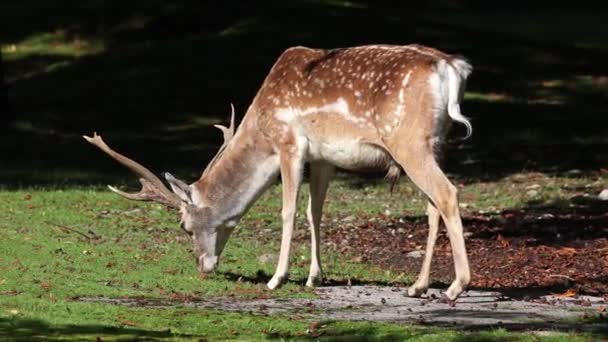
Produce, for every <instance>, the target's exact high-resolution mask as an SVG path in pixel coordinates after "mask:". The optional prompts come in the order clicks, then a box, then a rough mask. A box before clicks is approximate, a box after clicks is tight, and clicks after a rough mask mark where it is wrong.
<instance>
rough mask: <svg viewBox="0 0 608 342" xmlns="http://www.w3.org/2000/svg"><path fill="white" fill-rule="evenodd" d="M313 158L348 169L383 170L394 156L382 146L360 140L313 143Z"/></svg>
mask: <svg viewBox="0 0 608 342" xmlns="http://www.w3.org/2000/svg"><path fill="white" fill-rule="evenodd" d="M310 147H311V148H310V152H311V159H312V160H324V161H326V162H329V163H331V164H333V165H335V166H337V167H340V168H343V169H347V170H352V171H356V170H382V169H386V168H387V167H388V166H389V165H390V164H391V162H392V158H391V157H390V155H389V154H388V153H386V151H385V150H384V149H382V148H380V147H377V146H374V145H371V144H366V143H362V142H360V141H349V140H347V141H332V142H318V143H312V144H311V146H310Z"/></svg>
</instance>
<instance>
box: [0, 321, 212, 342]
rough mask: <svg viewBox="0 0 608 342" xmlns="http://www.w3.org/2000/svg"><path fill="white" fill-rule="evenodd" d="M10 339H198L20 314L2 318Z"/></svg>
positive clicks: (0, 326) (0, 329) (0, 327)
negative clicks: (59, 322) (57, 322)
mask: <svg viewBox="0 0 608 342" xmlns="http://www.w3.org/2000/svg"><path fill="white" fill-rule="evenodd" d="M1 336H4V337H5V338H8V340H9V341H13V340H14V341H55V340H65V339H74V340H77V339H84V340H95V339H96V338H97V340H98V341H103V340H105V339H108V338H109V339H112V340H120V341H141V340H146V341H154V340H162V339H173V338H197V337H201V338H202V336H194V335H187V334H176V333H172V332H171V331H170V330H160V331H156V330H147V329H139V328H134V327H124V326H123V327H121V326H116V327H113V326H105V325H84V324H83V325H80V324H73V325H72V324H67V325H52V324H49V323H48V322H45V321H42V320H38V319H24V318H18V317H12V318H0V337H1Z"/></svg>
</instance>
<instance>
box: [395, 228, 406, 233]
mask: <svg viewBox="0 0 608 342" xmlns="http://www.w3.org/2000/svg"><path fill="white" fill-rule="evenodd" d="M397 233H399V234H404V233H405V229H403V228H398V229H397Z"/></svg>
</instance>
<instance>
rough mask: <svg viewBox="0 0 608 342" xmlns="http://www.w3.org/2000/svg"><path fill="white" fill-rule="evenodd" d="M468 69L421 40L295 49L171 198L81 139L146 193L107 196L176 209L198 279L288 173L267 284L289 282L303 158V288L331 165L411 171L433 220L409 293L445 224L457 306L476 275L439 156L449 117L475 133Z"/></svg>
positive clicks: (176, 184) (312, 280)
mask: <svg viewBox="0 0 608 342" xmlns="http://www.w3.org/2000/svg"><path fill="white" fill-rule="evenodd" d="M471 70H472V67H471V65H470V64H469V63H468V62H467V61H466V60H465V59H464V58H463V57H460V56H453V55H449V54H446V53H443V52H441V51H438V50H436V49H433V48H430V47H425V46H421V45H406V46H394V45H369V46H359V47H350V48H341V49H334V50H321V49H312V48H306V47H293V48H289V49H287V50H286V51H285V52H283V53H282V54H281V55H280V57H279V58H278V60H277V61H276V62H275V64H274V66H273V67H272V69H271V70H270V72H269V74H268V76H267V77H266V79H265V80H264V82H263V84H262V86H261V88H260V89H259V91H258V93H257V94H256V96H255V98H254V99H253V102H252V104H251V105H250V106H249V108H248V110H247V112H246V114H245V116H244V117H243V119H242V122H241V124H240V126H239V129H238V130H237V131H236V134H235V127H234V108H233V109H232V118H231V121H230V127H229V128H226V127H223V126H217V127H218V128H220V129H221V130H222V131H223V133H224V144H223V145H222V146H221V148H220V150H219V152H218V153H217V155H216V156H215V157H214V158H213V160H212V161H211V162H210V163H209V165H208V166H207V168H206V169H205V170H204V172H203V173H202V176H201V177H200V179H199V180H197V181H196V182H194V183H192V184H190V185H188V184H186V183H184V182H183V181H180V180H178V179H176V178H175V177H173V176H172V175H170V174H169V173H165V178H166V180H167V181H168V182H169V184H170V186H171V188H172V190H173V191H170V190H168V189H167V188H166V187H165V186H164V185H163V182H162V181H161V180H160V179H158V178H157V177H156V176H155V175H154V174H153V173H152V172H150V171H148V170H147V169H146V168H145V167H143V166H141V165H140V164H138V163H136V162H134V161H133V160H131V159H128V158H126V157H124V156H122V155H121V154H119V153H117V152H114V151H113V150H111V149H110V148H109V147H108V146H107V145H106V144H105V143H104V142H103V140H102V139H101V137H100V136H98V135H97V134H95V135H94V136H93V137H86V136H85V138H86V139H87V140H88V141H89V142H90V143H92V144H94V145H96V146H97V147H99V148H100V149H101V150H103V151H104V152H106V153H107V154H109V155H110V156H111V157H112V158H114V159H116V160H117V161H118V162H120V163H121V164H123V165H125V166H127V167H129V168H130V169H131V170H132V171H133V172H135V173H136V174H137V175H139V177H141V179H140V180H141V182H142V185H143V188H142V190H141V191H140V192H138V193H125V192H122V191H120V190H118V189H115V188H112V187H110V189H112V190H113V191H115V192H117V193H118V194H119V195H122V196H124V197H126V198H128V199H132V200H152V201H158V202H161V203H163V204H166V205H168V206H172V207H175V208H179V210H180V212H181V224H182V228H183V229H184V230H185V231H186V232H188V234H190V235H191V237H192V241H193V245H194V253H195V256H196V259H197V262H198V269H199V271H200V272H210V271H213V270H214V269H215V268H216V266H217V264H218V258H219V256H220V254H221V253H222V250H223V249H224V246H225V245H226V242H227V240H228V237H229V236H230V234H231V232H232V231H233V228H234V227H235V225H236V224H237V222H238V221H239V219H240V218H241V217H242V216H243V215H244V214H245V213H246V212H247V209H248V208H249V207H250V206H251V205H252V204H253V203H254V201H256V199H257V198H258V197H259V196H260V195H261V194H262V193H263V192H264V191H265V189H267V187H268V186H269V185H270V184H271V183H272V182H273V180H274V179H275V178H276V177H277V176H278V175H279V174H280V176H281V180H282V187H283V192H282V205H283V207H282V222H283V230H282V239H281V249H280V254H279V260H278V266H277V269H276V272H275V274H274V276H273V277H272V279H271V280H270V281H269V282H268V284H267V286H268V288H270V289H274V288H276V287H277V286H279V285H280V284H281V283H282V282H283V281H285V280H286V277H287V271H288V263H289V261H288V259H289V254H290V246H291V240H292V235H293V231H294V221H295V220H294V219H295V214H296V200H297V198H298V190H299V188H300V184H301V183H302V177H303V176H302V173H303V169H304V165H305V163H307V162H308V163H310V197H309V199H308V209H307V216H308V222H309V225H310V233H311V234H310V235H311V265H310V273H309V276H308V280H307V282H306V285H307V286H315V285H317V284H318V283H319V282H321V280H322V271H321V263H320V251H319V225H320V222H321V212H322V208H323V202H324V200H325V195H326V191H327V187H328V183H329V181H330V178H331V176H332V173H333V171H334V168H336V167H339V168H342V169H346V170H361V169H370V168H371V169H385V170H388V175H390V177H391V178H393V179H395V178H396V177H398V175H399V174H400V173H401V172H402V171H404V172H405V174H407V175H408V176H409V178H410V179H411V180H412V181H413V183H415V184H416V185H417V186H418V187H419V188H420V190H422V192H424V194H426V196H427V197H428V205H427V213H428V224H429V234H428V242H427V246H426V254H425V257H424V260H423V264H422V269H421V271H420V274H419V276H418V279H417V281H416V282H415V283H414V284H413V285H412V286H411V287H410V288H409V289H408V294H409V295H410V296H420V295H421V294H423V293H425V292H426V290H427V288H428V286H429V271H430V265H431V258H432V254H433V249H434V245H435V240H436V238H437V230H438V227H439V223H440V219H442V220H443V222H444V223H445V226H446V228H447V232H448V237H449V239H450V243H451V246H452V253H453V258H454V266H455V274H456V278H455V280H454V281H453V283H452V284H451V286H450V287H449V288H448V290H447V291H446V292H445V296H446V297H447V299H449V300H454V299H456V298H457V297H458V296H459V295H460V294H461V293H462V291H463V290H464V289H465V287H466V286H467V285H468V283H469V280H470V271H469V264H468V259H467V253H466V250H465V242H464V238H463V231H462V222H461V218H460V213H459V207H458V200H457V189H456V187H455V186H454V185H452V183H450V181H449V180H448V178H446V176H445V174H444V173H443V172H442V170H441V169H440V166H439V163H438V154H439V153H440V151H441V146H442V144H443V142H444V140H445V137H446V134H447V132H448V129H449V127H450V125H451V123H452V121H458V122H460V123H462V124H464V125H465V126H466V128H467V137H468V136H469V135H470V134H471V125H470V123H469V120H468V119H467V118H466V117H464V116H463V115H462V114H461V112H460V102H461V100H462V97H463V92H464V89H465V83H466V79H467V77H468V76H469V74H470V72H471Z"/></svg>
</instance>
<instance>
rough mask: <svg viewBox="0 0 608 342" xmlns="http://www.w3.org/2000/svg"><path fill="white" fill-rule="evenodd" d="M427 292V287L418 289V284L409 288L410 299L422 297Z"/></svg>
mask: <svg viewBox="0 0 608 342" xmlns="http://www.w3.org/2000/svg"><path fill="white" fill-rule="evenodd" d="M427 290H428V288H427V287H418V286H416V284H414V285H412V286H410V287H408V289H407V295H408V296H409V297H420V296H422V295H423V294H425V293H426V291H427Z"/></svg>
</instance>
